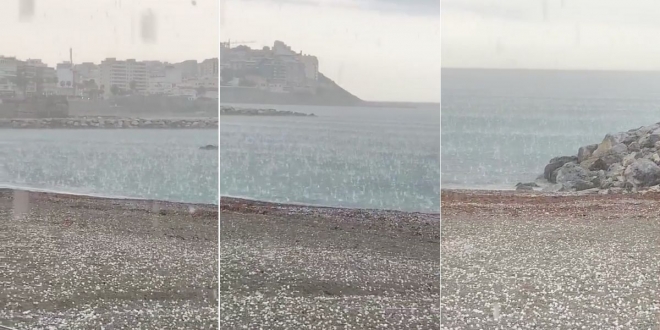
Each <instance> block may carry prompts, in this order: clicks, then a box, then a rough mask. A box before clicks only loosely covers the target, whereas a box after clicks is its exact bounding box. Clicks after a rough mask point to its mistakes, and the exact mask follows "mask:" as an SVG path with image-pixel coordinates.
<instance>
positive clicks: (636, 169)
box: [623, 158, 660, 188]
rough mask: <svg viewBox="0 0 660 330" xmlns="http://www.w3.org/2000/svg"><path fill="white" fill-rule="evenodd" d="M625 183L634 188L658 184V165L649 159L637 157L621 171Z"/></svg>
mask: <svg viewBox="0 0 660 330" xmlns="http://www.w3.org/2000/svg"><path fill="white" fill-rule="evenodd" d="M623 174H624V177H625V179H626V184H628V183H631V184H632V185H633V187H634V188H637V187H650V186H655V185H657V184H660V166H658V165H656V164H655V163H654V162H653V161H651V160H649V159H644V158H642V159H637V160H635V161H634V162H633V163H632V164H630V166H628V167H627V168H626V170H625V171H624V172H623Z"/></svg>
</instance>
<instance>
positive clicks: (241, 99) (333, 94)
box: [220, 72, 364, 106]
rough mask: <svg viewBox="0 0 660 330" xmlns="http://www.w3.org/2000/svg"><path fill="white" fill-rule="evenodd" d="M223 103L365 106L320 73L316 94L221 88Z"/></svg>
mask: <svg viewBox="0 0 660 330" xmlns="http://www.w3.org/2000/svg"><path fill="white" fill-rule="evenodd" d="M220 100H221V102H222V103H235V104H241V103H243V104H282V105H284V104H286V105H323V106H360V105H362V104H363V102H364V101H362V100H361V99H360V98H358V97H357V96H355V95H353V94H351V93H350V92H348V91H347V90H345V89H343V88H341V87H340V86H339V85H337V83H335V82H334V81H332V80H331V79H330V78H328V77H326V76H325V75H323V74H322V73H320V72H319V86H318V89H317V92H316V94H306V93H274V92H270V91H264V90H259V89H256V88H246V87H224V86H223V87H221V88H220Z"/></svg>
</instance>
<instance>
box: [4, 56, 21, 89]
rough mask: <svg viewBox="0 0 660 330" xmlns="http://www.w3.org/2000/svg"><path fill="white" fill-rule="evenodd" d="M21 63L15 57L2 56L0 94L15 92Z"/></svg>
mask: <svg viewBox="0 0 660 330" xmlns="http://www.w3.org/2000/svg"><path fill="white" fill-rule="evenodd" d="M19 63H20V61H19V60H17V59H16V58H15V57H5V56H0V95H1V94H13V93H14V89H15V86H16V85H15V84H14V79H15V78H16V72H17V70H18V65H19Z"/></svg>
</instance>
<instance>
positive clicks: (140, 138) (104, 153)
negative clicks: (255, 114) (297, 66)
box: [0, 129, 219, 204]
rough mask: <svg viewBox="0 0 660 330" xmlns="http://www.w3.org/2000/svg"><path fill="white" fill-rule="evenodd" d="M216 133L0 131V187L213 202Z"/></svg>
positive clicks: (188, 131) (216, 153) (215, 168)
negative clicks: (212, 146)
mask: <svg viewBox="0 0 660 330" xmlns="http://www.w3.org/2000/svg"><path fill="white" fill-rule="evenodd" d="M217 141H218V131H217V130H154V129H152V130H96V129H95V130H0V157H2V163H0V187H10V188H28V189H34V190H41V191H50V192H64V193H73V194H84V195H95V196H104V197H123V198H141V199H157V200H168V201H179V202H190V203H210V204H217V203H218V197H219V196H218V152H217V151H204V150H199V147H200V146H203V145H207V144H216V143H217Z"/></svg>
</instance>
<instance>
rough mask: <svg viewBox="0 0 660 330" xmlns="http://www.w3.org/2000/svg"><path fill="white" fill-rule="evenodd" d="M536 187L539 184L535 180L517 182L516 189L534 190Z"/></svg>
mask: <svg viewBox="0 0 660 330" xmlns="http://www.w3.org/2000/svg"><path fill="white" fill-rule="evenodd" d="M534 188H539V185H538V184H536V183H534V182H528V183H522V182H520V183H518V184H516V190H519V191H529V190H534Z"/></svg>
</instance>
